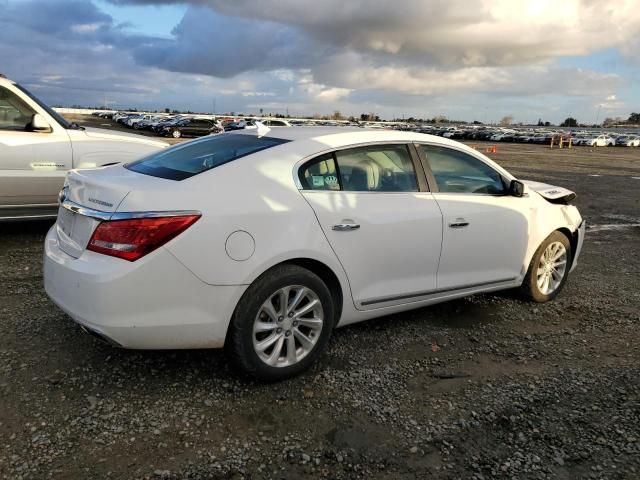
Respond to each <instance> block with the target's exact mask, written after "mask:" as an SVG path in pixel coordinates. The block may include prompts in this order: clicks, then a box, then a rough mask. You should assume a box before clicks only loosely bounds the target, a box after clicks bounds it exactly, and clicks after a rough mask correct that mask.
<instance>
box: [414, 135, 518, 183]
mask: <svg viewBox="0 0 640 480" xmlns="http://www.w3.org/2000/svg"><path fill="white" fill-rule="evenodd" d="M418 148H419V149H420V150H422V152H423V153H424V155H425V156H426V158H427V162H428V163H429V166H430V167H431V171H432V172H433V175H434V177H435V178H436V183H437V184H438V190H439V191H440V192H447V193H479V194H489V195H502V194H505V193H506V191H507V187H506V185H505V183H504V181H503V180H502V177H501V176H500V174H499V173H498V172H496V171H495V170H494V169H492V168H491V167H490V166H489V165H487V164H486V163H484V162H482V161H480V160H478V159H477V158H474V157H472V156H471V155H469V154H466V153H464V152H460V151H458V150H454V149H452V148H447V147H440V146H435V145H419V146H418Z"/></svg>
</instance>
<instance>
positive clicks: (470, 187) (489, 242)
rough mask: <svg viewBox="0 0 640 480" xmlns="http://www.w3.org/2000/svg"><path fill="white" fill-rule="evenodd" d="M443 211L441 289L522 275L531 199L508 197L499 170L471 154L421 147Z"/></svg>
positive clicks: (445, 148) (504, 280)
mask: <svg viewBox="0 0 640 480" xmlns="http://www.w3.org/2000/svg"><path fill="white" fill-rule="evenodd" d="M418 151H419V152H420V154H421V155H422V158H423V160H424V161H426V163H427V165H428V168H429V170H428V171H429V173H430V175H433V177H434V178H433V180H434V182H432V183H435V184H436V186H437V190H438V191H437V192H434V194H433V196H434V198H435V199H436V201H437V202H438V205H439V206H440V209H441V210H442V215H443V236H442V255H441V258H440V266H439V269H438V290H441V291H443V290H455V289H463V288H472V287H479V286H484V285H490V284H500V283H504V282H513V281H514V280H516V279H517V278H518V277H520V276H521V275H522V273H523V264H524V260H525V257H526V251H527V246H528V239H529V235H528V232H529V215H530V211H531V210H530V200H529V198H528V197H520V198H517V197H512V196H509V195H507V189H508V186H507V184H506V182H505V180H503V178H502V176H501V175H500V173H499V172H497V171H496V170H494V169H493V168H492V167H491V166H490V165H489V164H487V163H485V162H484V161H482V160H481V159H480V158H476V157H474V156H472V155H470V154H468V153H466V152H463V151H461V150H457V149H455V148H452V147H445V146H442V145H426V144H422V145H418Z"/></svg>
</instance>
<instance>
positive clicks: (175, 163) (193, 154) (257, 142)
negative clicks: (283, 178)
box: [125, 134, 289, 180]
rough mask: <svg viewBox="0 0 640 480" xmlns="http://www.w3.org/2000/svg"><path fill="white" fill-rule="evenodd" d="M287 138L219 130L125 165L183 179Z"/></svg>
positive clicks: (154, 173) (136, 170) (158, 174)
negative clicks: (225, 132)
mask: <svg viewBox="0 0 640 480" xmlns="http://www.w3.org/2000/svg"><path fill="white" fill-rule="evenodd" d="M288 141H289V140H283V139H281V138H273V137H262V138H258V137H257V136H254V135H244V134H243V135H237V134H221V135H215V136H209V137H206V138H203V139H201V140H196V141H193V142H189V143H185V144H184V145H177V146H175V147H172V148H169V149H167V150H162V151H161V152H158V153H154V154H153V155H150V156H148V157H145V158H143V159H142V160H138V161H135V162H132V163H128V164H127V165H125V167H126V168H128V169H129V170H133V171H134V172H138V173H144V174H145V175H151V176H153V177H160V178H166V179H169V180H184V179H185V178H189V177H193V176H194V175H197V174H199V173H202V172H205V171H207V170H211V169H212V168H215V167H218V166H220V165H223V164H225V163H229V162H231V161H233V160H236V159H238V158H241V157H245V156H247V155H251V154H252V153H256V152H259V151H261V150H265V149H267V148H271V147H275V146H277V145H281V144H283V143H287V142H288Z"/></svg>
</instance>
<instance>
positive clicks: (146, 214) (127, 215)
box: [60, 199, 202, 221]
mask: <svg viewBox="0 0 640 480" xmlns="http://www.w3.org/2000/svg"><path fill="white" fill-rule="evenodd" d="M60 205H61V206H62V207H63V208H66V209H67V210H69V211H71V212H73V213H77V214H79V215H83V216H85V217H90V218H95V219H96V220H101V221H108V220H131V219H135V218H159V217H179V216H183V215H202V213H201V212H199V211H198V210H170V211H141V212H103V211H102V210H95V209H93V208H88V207H83V206H82V205H78V204H77V203H75V202H72V201H71V200H68V199H66V200H65V201H64V202H62V203H61V204H60Z"/></svg>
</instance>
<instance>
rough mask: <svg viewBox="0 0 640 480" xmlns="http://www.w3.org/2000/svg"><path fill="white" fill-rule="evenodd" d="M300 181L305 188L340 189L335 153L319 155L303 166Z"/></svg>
mask: <svg viewBox="0 0 640 480" xmlns="http://www.w3.org/2000/svg"><path fill="white" fill-rule="evenodd" d="M300 183H302V188H304V189H305V190H340V182H339V181H338V173H337V171H336V164H335V161H334V159H333V154H332V153H328V154H326V155H322V156H320V157H317V158H315V159H314V160H312V161H311V162H309V163H307V164H306V165H305V166H304V167H302V169H300Z"/></svg>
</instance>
